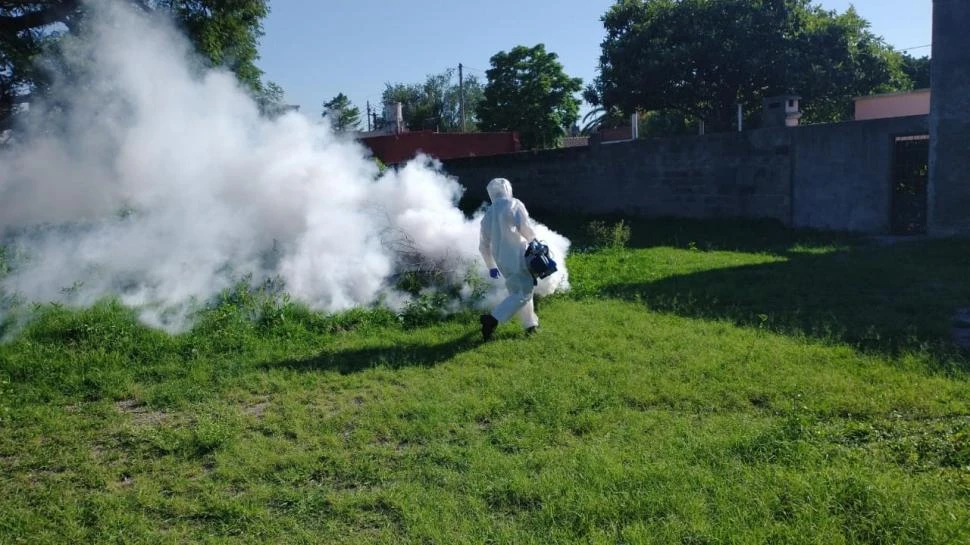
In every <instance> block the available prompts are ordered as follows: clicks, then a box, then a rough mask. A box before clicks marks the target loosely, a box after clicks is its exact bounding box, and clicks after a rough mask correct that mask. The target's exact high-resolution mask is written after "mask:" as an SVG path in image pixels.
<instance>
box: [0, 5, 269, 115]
mask: <svg viewBox="0 0 970 545" xmlns="http://www.w3.org/2000/svg"><path fill="white" fill-rule="evenodd" d="M127 2H128V3H130V4H131V5H133V6H136V7H137V8H139V9H143V10H146V11H161V12H165V13H169V14H171V15H172V16H173V18H174V19H175V21H176V23H177V24H179V25H180V27H181V28H182V29H183V31H184V32H185V33H186V35H187V36H188V37H189V39H190V40H191V42H192V43H193V44H194V45H195V48H196V50H197V51H198V52H199V53H200V55H201V57H202V58H203V59H205V60H206V61H207V63H208V64H209V65H210V66H222V67H225V68H228V69H230V70H232V71H233V72H234V73H235V74H236V76H237V77H238V78H239V81H240V82H241V83H242V84H243V85H244V86H245V87H247V88H248V89H249V90H251V91H252V92H253V93H254V95H260V94H264V93H266V92H269V93H272V92H273V91H274V90H273V89H267V88H266V85H265V84H263V82H262V81H261V79H260V78H261V76H262V72H261V71H260V70H259V68H257V67H256V65H255V61H256V59H257V58H258V57H259V51H258V45H259V38H260V36H262V34H263V30H262V19H263V18H265V17H266V15H267V14H268V13H269V6H268V0H127ZM90 13H91V7H90V6H89V5H88V4H87V3H86V2H84V1H83V0H47V1H30V0H0V128H2V127H3V126H6V125H7V124H9V121H10V116H11V115H12V114H13V113H14V112H15V111H16V110H17V109H18V107H19V105H20V104H24V103H28V102H30V101H31V100H33V99H34V98H36V97H37V96H39V95H43V94H44V92H45V90H46V88H47V86H48V84H49V83H50V81H49V79H50V77H51V74H50V73H49V69H50V65H52V66H53V67H54V68H55V69H56V68H57V60H56V57H57V55H58V45H59V43H60V41H61V39H62V38H63V37H65V36H66V35H70V34H76V35H81V34H83V33H84V31H85V29H84V21H85V20H86V18H87V17H89V15H90ZM42 55H46V56H47V57H48V58H50V59H53V60H52V61H51V62H50V63H48V64H49V66H48V67H47V71H45V69H43V68H42V67H40V66H39V65H38V63H37V62H36V61H37V59H39V58H40V57H41V56H42Z"/></svg>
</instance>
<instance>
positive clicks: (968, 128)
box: [927, 0, 970, 235]
mask: <svg viewBox="0 0 970 545" xmlns="http://www.w3.org/2000/svg"><path fill="white" fill-rule="evenodd" d="M968 29H970V0H933V54H932V61H931V65H930V78H931V82H930V87H931V96H930V172H929V186H928V188H927V191H928V195H927V196H928V197H929V210H928V218H927V219H928V228H929V232H930V233H931V234H934V235H948V234H955V233H970V31H968Z"/></svg>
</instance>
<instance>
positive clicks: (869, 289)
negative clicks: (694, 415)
mask: <svg viewBox="0 0 970 545" xmlns="http://www.w3.org/2000/svg"><path fill="white" fill-rule="evenodd" d="M968 250H970V244H968V241H967V240H963V239H942V240H920V241H907V242H900V243H897V244H892V245H876V244H866V245H854V246H851V247H848V248H847V249H842V250H838V251H830V252H827V253H814V252H810V251H809V252H796V251H789V252H787V253H786V255H787V258H788V259H787V260H786V261H784V262H773V263H766V264H761V265H751V266H742V267H733V268H720V269H712V270H706V271H702V272H697V273H691V274H685V275H679V276H670V277H666V278H663V279H660V280H657V281H652V282H641V283H619V284H611V285H607V286H605V287H604V288H603V289H602V290H601V294H602V295H605V296H609V297H618V298H622V299H627V300H636V301H640V302H643V303H645V304H646V305H648V306H649V307H650V308H652V309H656V310H661V311H668V312H672V313H675V314H679V315H683V316H688V317H698V318H708V319H728V320H730V321H732V322H734V323H736V324H738V325H743V326H756V327H765V328H767V329H770V330H773V331H778V332H782V333H786V334H805V335H808V336H813V337H818V338H823V339H829V340H835V341H839V342H848V343H850V344H852V345H855V346H858V347H859V348H861V349H863V350H866V351H878V352H881V353H885V354H888V355H896V354H899V353H900V352H901V351H913V350H916V351H920V350H923V351H930V352H931V353H933V354H934V355H937V356H940V357H941V358H944V359H951V357H955V358H957V359H961V360H963V361H962V366H963V367H965V366H966V364H967V360H966V358H965V356H966V354H963V355H960V354H958V351H957V348H956V346H955V345H954V344H953V342H952V337H951V334H952V327H953V325H954V322H953V317H954V312H955V311H956V309H958V308H961V307H968V306H970V280H968V278H970V274H968V273H970V251H968Z"/></svg>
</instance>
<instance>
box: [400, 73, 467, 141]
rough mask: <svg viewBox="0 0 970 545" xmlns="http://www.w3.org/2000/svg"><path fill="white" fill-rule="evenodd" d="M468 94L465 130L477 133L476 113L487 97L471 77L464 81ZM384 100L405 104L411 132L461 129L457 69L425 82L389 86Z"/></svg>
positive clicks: (407, 124) (407, 125)
mask: <svg viewBox="0 0 970 545" xmlns="http://www.w3.org/2000/svg"><path fill="white" fill-rule="evenodd" d="M464 93H465V130H467V131H473V130H475V126H476V125H477V119H476V118H475V114H474V112H475V109H476V108H477V106H478V103H479V102H480V101H481V99H482V96H483V89H482V84H481V83H480V82H479V81H478V79H477V78H475V77H474V76H468V77H466V78H465V79H464ZM381 100H382V102H383V103H384V104H393V103H395V102H400V103H401V105H402V108H401V109H402V110H403V115H404V124H405V126H406V127H407V128H408V129H410V130H423V129H435V130H438V131H442V132H455V131H460V130H461V125H462V124H461V108H460V106H461V88H460V87H459V85H458V81H457V77H456V75H455V70H454V69H453V68H449V69H447V70H445V71H444V72H442V73H440V74H429V75H428V77H427V79H426V80H425V82H424V83H414V84H407V85H406V84H403V83H396V84H393V85H392V84H390V83H388V84H387V85H386V87H385V89H384V93H383V95H381Z"/></svg>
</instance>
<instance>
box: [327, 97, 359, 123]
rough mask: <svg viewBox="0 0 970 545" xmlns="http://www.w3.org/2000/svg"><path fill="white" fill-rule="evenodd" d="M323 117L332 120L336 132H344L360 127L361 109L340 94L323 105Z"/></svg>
mask: <svg viewBox="0 0 970 545" xmlns="http://www.w3.org/2000/svg"><path fill="white" fill-rule="evenodd" d="M323 117H325V118H328V119H330V123H331V124H332V125H333V128H334V130H336V131H338V132H343V131H347V130H353V131H355V130H357V129H358V128H359V127H360V108H358V107H356V106H354V105H353V104H351V103H350V99H349V98H347V96H346V95H344V94H343V93H338V94H337V96H335V97H333V98H332V99H331V100H330V101H328V102H324V103H323Z"/></svg>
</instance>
